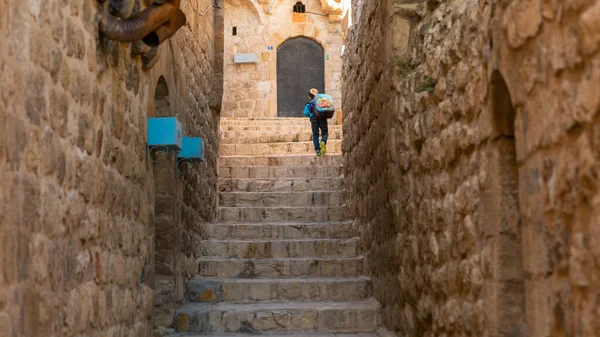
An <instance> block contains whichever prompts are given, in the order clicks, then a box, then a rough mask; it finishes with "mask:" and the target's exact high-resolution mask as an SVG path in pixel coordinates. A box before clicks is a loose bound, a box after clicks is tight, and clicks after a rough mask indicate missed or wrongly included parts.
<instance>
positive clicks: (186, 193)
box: [0, 0, 222, 337]
mask: <svg viewBox="0 0 600 337" xmlns="http://www.w3.org/2000/svg"><path fill="white" fill-rule="evenodd" d="M115 3H116V1H115ZM213 3H214V2H213V1H212V0H197V1H184V2H182V6H181V9H182V10H183V11H184V13H185V14H186V16H187V19H188V23H187V24H186V25H185V26H184V27H182V28H181V29H180V31H179V32H178V33H177V34H176V35H175V36H174V37H173V38H172V39H171V40H169V41H167V42H165V43H164V44H163V45H161V46H160V47H159V53H160V60H159V61H158V63H157V64H156V65H155V66H154V67H153V68H151V69H150V70H144V69H143V66H142V57H141V56H140V55H136V53H135V49H134V48H133V47H132V44H129V43H117V42H112V41H108V40H106V39H104V38H103V37H101V36H100V34H99V32H98V21H99V16H100V13H101V8H100V5H99V4H98V1H95V0H81V1H61V0H49V1H8V0H1V1H0V39H1V40H2V41H3V43H2V44H0V180H1V181H2V184H1V185H0V327H1V328H0V336H7V337H16V336H65V337H66V336H83V335H86V336H140V337H142V336H143V337H147V336H152V335H153V326H154V325H156V326H166V325H170V323H171V319H172V310H173V308H174V307H175V306H176V305H177V304H178V303H179V302H181V301H182V299H183V283H184V282H185V280H186V279H187V278H188V277H190V276H191V275H192V274H194V273H195V272H197V269H198V267H197V265H196V263H195V256H197V254H198V251H197V249H198V245H197V243H198V240H200V239H201V238H202V235H203V224H204V223H206V222H208V221H211V220H212V219H213V218H214V217H215V206H216V197H217V194H216V193H217V192H216V175H217V173H216V162H217V147H218V144H217V141H218V138H217V128H218V118H219V117H218V113H219V111H220V100H221V99H220V91H219V90H220V89H219V88H218V87H217V88H213V82H212V78H213V74H214V73H215V72H217V73H218V71H215V69H214V67H213V62H214V59H215V45H214V42H215V36H218V35H219V34H221V37H222V31H221V32H219V31H215V29H214V28H213V27H214V20H213V16H214V15H215V12H214V11H212V10H210V11H208V12H207V13H206V14H205V15H204V16H202V15H200V13H202V12H203V11H204V10H205V9H206V8H207V7H209V6H211V5H212V4H213ZM145 4H147V1H145V2H144V3H140V2H137V3H136V4H135V6H134V11H138V10H141V9H142V8H143V7H144V5H145ZM215 93H216V94H215ZM165 115H169V116H177V117H178V118H179V120H180V121H182V123H183V125H184V134H185V135H189V136H198V137H202V138H203V139H204V140H205V142H206V162H205V163H202V164H194V165H192V166H189V167H185V164H184V165H183V166H181V167H180V169H181V170H183V171H185V172H186V175H185V176H184V177H181V176H180V175H179V174H178V173H176V171H175V163H174V162H173V158H172V157H169V156H168V155H162V156H161V155H159V156H156V154H155V153H151V154H150V155H149V154H148V152H147V147H146V118H147V117H149V116H165ZM165 162H167V163H168V164H169V165H167V166H166V167H163V168H162V169H163V170H161V168H160V167H159V166H160V165H161V164H164V163H165ZM153 321H154V323H153Z"/></svg>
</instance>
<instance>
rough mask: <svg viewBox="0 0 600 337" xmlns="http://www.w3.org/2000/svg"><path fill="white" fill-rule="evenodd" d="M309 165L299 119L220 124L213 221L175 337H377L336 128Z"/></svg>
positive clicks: (306, 133) (305, 125)
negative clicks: (217, 191) (216, 209)
mask: <svg viewBox="0 0 600 337" xmlns="http://www.w3.org/2000/svg"><path fill="white" fill-rule="evenodd" d="M329 130H330V131H329V135H330V140H329V142H328V154H327V155H326V156H324V157H316V156H315V155H314V151H313V145H312V141H311V137H312V136H311V132H310V123H309V122H308V120H306V119H297V118H286V119H264V118H263V119H222V121H221V135H222V142H221V146H220V158H219V177H220V179H219V187H220V191H221V193H220V197H219V200H220V205H219V206H220V207H219V221H218V222H217V223H215V224H210V225H209V226H208V228H207V234H208V240H206V241H204V242H203V243H202V255H203V256H202V258H201V259H200V261H199V274H198V275H197V276H196V277H195V278H194V279H192V280H190V281H189V282H188V284H187V291H186V304H185V305H184V306H183V307H182V308H180V309H179V310H178V311H177V312H176V314H175V319H174V325H175V327H176V329H177V331H178V333H179V334H180V335H181V334H184V335H186V336H187V335H189V336H194V335H215V336H225V335H227V336H229V335H231V336H244V335H256V334H266V335H285V336H301V335H302V336H308V335H310V336H315V337H319V336H325V335H327V336H328V337H329V336H333V335H342V334H343V335H348V336H349V337H351V336H360V337H370V336H375V334H376V331H377V329H378V328H379V326H380V313H379V310H380V307H379V304H378V303H377V301H375V300H374V299H373V298H372V290H371V282H370V280H369V278H367V277H365V276H363V257H362V256H361V252H360V242H359V240H358V238H357V237H356V233H355V232H354V230H353V227H352V222H351V221H350V220H351V219H349V218H348V213H347V211H346V207H345V195H344V191H343V189H342V184H341V174H342V171H341V168H342V156H341V148H340V142H341V138H342V130H341V126H334V125H330V127H329Z"/></svg>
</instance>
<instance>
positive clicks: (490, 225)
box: [343, 0, 600, 337]
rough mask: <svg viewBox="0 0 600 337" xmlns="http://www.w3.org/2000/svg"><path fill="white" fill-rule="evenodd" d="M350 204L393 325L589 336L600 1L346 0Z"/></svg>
mask: <svg viewBox="0 0 600 337" xmlns="http://www.w3.org/2000/svg"><path fill="white" fill-rule="evenodd" d="M353 7H354V8H353V11H354V12H353V16H354V18H355V22H356V24H355V25H354V26H353V27H352V28H351V29H350V35H349V38H348V41H347V49H346V53H345V56H344V61H345V63H344V71H343V78H344V84H343V85H344V105H343V110H344V115H345V120H344V142H343V150H344V154H345V164H344V169H345V176H346V187H347V188H346V189H347V193H348V198H349V206H350V209H351V211H352V212H353V214H354V216H355V218H356V223H355V225H356V226H357V227H358V228H360V230H361V232H362V235H361V237H362V246H363V249H364V250H365V252H366V269H367V270H368V271H369V274H370V275H371V276H372V278H373V283H374V291H375V294H376V297H377V299H378V300H379V301H380V302H381V303H382V305H383V309H382V315H383V322H384V324H385V325H386V327H387V328H388V329H390V330H393V331H395V332H397V333H398V334H399V335H401V336H407V337H408V336H465V335H466V336H508V335H510V336H531V337H542V336H544V337H547V336H598V332H599V331H600V326H599V322H600V315H599V311H598V306H599V302H598V300H599V298H600V293H599V290H598V289H600V288H599V287H598V280H599V279H600V278H599V275H600V274H599V273H600V267H599V262H598V261H600V251H599V249H598V247H600V245H599V243H600V231H599V228H600V213H599V209H600V208H599V203H600V193H599V190H598V187H599V180H598V177H599V172H598V170H599V168H600V162H599V160H600V152H598V148H599V145H598V144H599V142H600V136H599V135H600V115H599V106H600V95H599V92H598V88H600V52H599V48H600V26H599V25H598V22H600V2H599V1H592V0H589V1H574V0H565V1H552V0H544V1H541V0H512V1H510V0H506V1H484V0H467V1H403V0H395V1H392V0H369V1H367V0H363V1H358V0H355V1H354V6H353Z"/></svg>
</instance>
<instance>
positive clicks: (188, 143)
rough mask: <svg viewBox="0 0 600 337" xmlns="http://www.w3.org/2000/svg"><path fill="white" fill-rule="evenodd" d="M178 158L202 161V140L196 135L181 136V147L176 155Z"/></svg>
mask: <svg viewBox="0 0 600 337" xmlns="http://www.w3.org/2000/svg"><path fill="white" fill-rule="evenodd" d="M177 158H178V159H187V160H191V161H204V141H203V140H202V138H198V137H183V148H182V149H181V152H179V154H178V155H177Z"/></svg>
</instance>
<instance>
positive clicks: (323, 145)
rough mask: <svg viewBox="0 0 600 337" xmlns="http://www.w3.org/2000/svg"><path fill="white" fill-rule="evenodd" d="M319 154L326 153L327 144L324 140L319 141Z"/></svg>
mask: <svg viewBox="0 0 600 337" xmlns="http://www.w3.org/2000/svg"><path fill="white" fill-rule="evenodd" d="M321 154H322V155H325V154H327V144H325V142H321Z"/></svg>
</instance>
